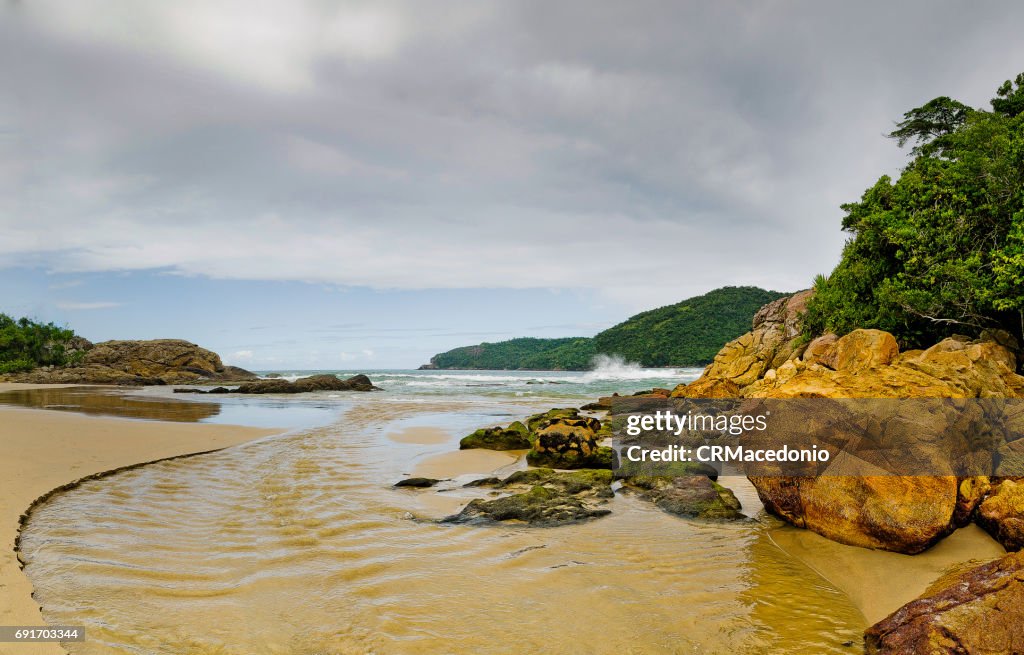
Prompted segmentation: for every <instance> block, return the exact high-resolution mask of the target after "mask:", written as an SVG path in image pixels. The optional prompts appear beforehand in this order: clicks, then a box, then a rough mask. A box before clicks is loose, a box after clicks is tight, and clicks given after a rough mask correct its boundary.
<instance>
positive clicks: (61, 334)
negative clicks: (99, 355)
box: [0, 314, 81, 373]
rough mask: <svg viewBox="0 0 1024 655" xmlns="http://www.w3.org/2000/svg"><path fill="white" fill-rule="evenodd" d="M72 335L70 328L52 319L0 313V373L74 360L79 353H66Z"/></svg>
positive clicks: (58, 364) (61, 363)
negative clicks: (38, 319)
mask: <svg viewBox="0 0 1024 655" xmlns="http://www.w3.org/2000/svg"><path fill="white" fill-rule="evenodd" d="M74 336H75V333H74V332H73V331H72V330H69V329H66V328H62V327H58V326H56V325H54V324H53V323H45V324H44V323H37V322H36V321H32V320H29V319H27V318H20V319H17V320H15V319H13V318H11V317H10V316H8V315H7V314H0V373H17V372H20V371H29V370H32V369H33V368H36V367H37V366H49V365H55V366H63V365H65V364H68V363H74V362H72V361H71V360H73V359H78V357H80V355H81V353H75V354H69V353H68V348H67V346H68V342H69V341H70V340H71V339H72V338H74Z"/></svg>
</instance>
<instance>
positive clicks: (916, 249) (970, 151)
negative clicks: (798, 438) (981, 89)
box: [804, 73, 1024, 347]
mask: <svg viewBox="0 0 1024 655" xmlns="http://www.w3.org/2000/svg"><path fill="white" fill-rule="evenodd" d="M991 107H992V108H991V110H985V109H975V108H971V107H968V106H967V105H964V104H962V103H960V102H958V101H956V100H953V99H951V98H948V97H939V98H935V99H934V100H931V101H929V102H927V103H925V104H924V105H922V106H921V107H917V108H916V109H911V110H910V111H908V112H907V113H906V114H904V116H903V120H902V121H900V122H899V123H897V125H896V129H895V130H893V131H892V132H891V133H890V134H889V136H890V137H891V138H893V139H895V140H896V141H897V142H898V144H899V145H900V146H904V145H907V144H913V147H912V149H911V150H910V154H911V157H912V159H911V160H910V162H909V163H908V164H907V166H906V167H905V168H904V169H903V171H902V172H901V174H900V176H899V178H898V179H897V180H895V181H893V180H892V179H891V178H890V177H889V176H888V175H883V176H882V177H881V178H879V180H878V181H877V182H876V183H875V184H874V186H872V187H871V188H869V189H867V190H866V191H865V192H864V195H863V196H862V197H861V199H860V200H859V201H858V202H852V203H849V204H846V205H843V210H844V211H845V212H846V216H845V217H844V218H843V223H842V226H843V229H844V230H846V231H847V232H849V233H850V235H851V236H850V238H849V240H848V241H847V243H846V246H845V248H844V250H843V254H842V259H841V261H840V262H839V264H838V266H836V268H835V270H833V271H832V273H831V274H830V275H828V276H819V277H818V278H817V280H816V281H815V285H814V289H815V295H814V298H813V299H811V301H810V303H809V304H808V311H807V315H806V317H805V320H804V327H805V331H806V333H807V335H808V336H814V335H817V334H822V333H825V332H834V333H837V334H839V335H843V334H846V333H848V332H850V331H851V330H854V329H856V328H877V329H881V330H885V331H887V332H891V333H892V334H893V335H895V336H896V338H897V340H898V341H899V342H900V344H901V345H902V346H904V347H922V346H927V345H929V344H931V343H934V342H935V341H937V340H939V339H941V338H943V337H946V336H950V335H952V334H966V335H970V336H978V335H979V334H980V333H981V332H982V331H984V330H986V329H993V328H995V329H1003V330H1007V331H1009V332H1011V333H1012V334H1015V335H1016V336H1017V337H1018V338H1020V337H1022V336H1024V73H1022V74H1020V75H1018V76H1017V77H1016V79H1015V80H1013V81H1012V82H1011V81H1009V80H1008V81H1006V82H1004V83H1003V84H1002V85H1001V86H1000V87H999V89H998V90H997V92H996V97H995V98H993V99H992V100H991Z"/></svg>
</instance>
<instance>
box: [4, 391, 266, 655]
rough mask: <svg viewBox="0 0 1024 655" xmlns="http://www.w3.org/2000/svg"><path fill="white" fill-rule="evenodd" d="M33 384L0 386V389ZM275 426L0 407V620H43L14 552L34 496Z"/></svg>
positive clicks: (15, 654) (28, 652)
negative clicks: (21, 526)
mask: <svg viewBox="0 0 1024 655" xmlns="http://www.w3.org/2000/svg"><path fill="white" fill-rule="evenodd" d="M30 388H33V385H26V384H12V383H0V392H4V391H13V390H19V389H30ZM277 432H280V430H278V429H265V428H246V427H238V426H225V425H205V424H185V423H161V422H155V421H132V420H125V419H112V418H93V417H88V416H82V415H78V414H71V413H67V412H57V411H48V410H38V409H14V408H9V407H2V408H0V449H2V452H3V457H2V458H0V625H43V624H44V623H43V620H42V617H41V615H40V612H39V607H38V605H36V603H35V601H34V600H33V599H32V596H31V594H32V587H31V585H30V584H29V581H28V579H27V578H26V577H25V575H24V574H23V573H22V571H21V570H20V568H19V565H18V561H17V559H16V558H15V554H14V541H15V538H16V537H17V533H18V527H19V523H18V521H19V517H20V516H21V514H22V513H23V512H25V511H26V510H27V509H28V508H29V505H31V504H32V502H33V501H35V500H36V499H37V498H39V497H40V496H42V495H44V494H46V493H48V492H50V491H52V490H53V489H55V488H57V487H60V486H62V485H65V484H68V483H69V482H72V481H74V480H77V479H80V478H83V477H86V476H90V475H94V474H97V473H101V472H103V471H109V470H111V469H115V468H120V467H124V466H130V465H133V464H138V463H140V462H148V461H153V460H157V459H163V458H167V457H173V456H178V455H184V454H188V453H193V452H201V451H207V450H215V449H219V448H225V447H227V446H231V445H234V444H238V443H242V442H245V441H249V440H252V439H255V438H258V437H262V436H266V435H269V434H274V433H277ZM63 652H64V651H63V650H62V649H61V648H60V646H58V645H57V644H4V643H0V654H2V655H36V654H39V655H43V654H46V655H50V654H59V653H63Z"/></svg>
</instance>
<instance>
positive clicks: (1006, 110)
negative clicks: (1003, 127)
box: [992, 73, 1024, 118]
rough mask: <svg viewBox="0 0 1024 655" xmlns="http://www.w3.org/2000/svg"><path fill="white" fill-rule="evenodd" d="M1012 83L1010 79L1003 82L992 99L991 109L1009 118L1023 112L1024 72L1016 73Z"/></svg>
mask: <svg viewBox="0 0 1024 655" xmlns="http://www.w3.org/2000/svg"><path fill="white" fill-rule="evenodd" d="M1014 84H1016V88H1014ZM1014 84H1011V83H1010V80H1006V81H1005V82H1003V84H1002V86H1000V87H999V90H998V91H996V97H995V98H993V99H992V109H993V110H995V111H997V112H999V113H1000V114H1003V115H1005V116H1009V117H1010V118H1013V117H1014V116H1018V115H1020V113H1021V112H1024V73H1021V74H1019V75H1017V77H1016V78H1015V79H1014Z"/></svg>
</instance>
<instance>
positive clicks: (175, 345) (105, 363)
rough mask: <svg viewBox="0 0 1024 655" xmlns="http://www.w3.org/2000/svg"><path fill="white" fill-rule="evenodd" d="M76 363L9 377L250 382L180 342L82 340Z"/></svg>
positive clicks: (239, 371) (32, 380)
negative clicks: (91, 341) (81, 353)
mask: <svg viewBox="0 0 1024 655" xmlns="http://www.w3.org/2000/svg"><path fill="white" fill-rule="evenodd" d="M81 342H83V343H81V344H80V347H78V350H80V351H82V352H83V353H84V354H83V356H82V359H81V362H80V363H79V364H77V365H75V366H69V367H47V368H38V369H35V370H33V371H29V372H27V373H20V374H16V375H11V376H8V377H9V379H10V381H12V382H28V383H32V384H120V385H163V384H195V383H202V382H208V381H235V382H237V381H243V380H254V379H256V378H257V376H256V375H255V374H254V373H250V372H249V371H246V370H245V369H241V368H238V367H235V366H225V365H224V363H223V362H221V359H220V356H219V355H217V353H215V352H212V351H210V350H206V349H205V348H200V347H199V346H197V345H196V344H194V343H190V342H188V341H183V340H181V339H153V340H150V341H104V342H102V343H97V344H92V343H89V342H88V341H86V340H84V339H82V340H81Z"/></svg>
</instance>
